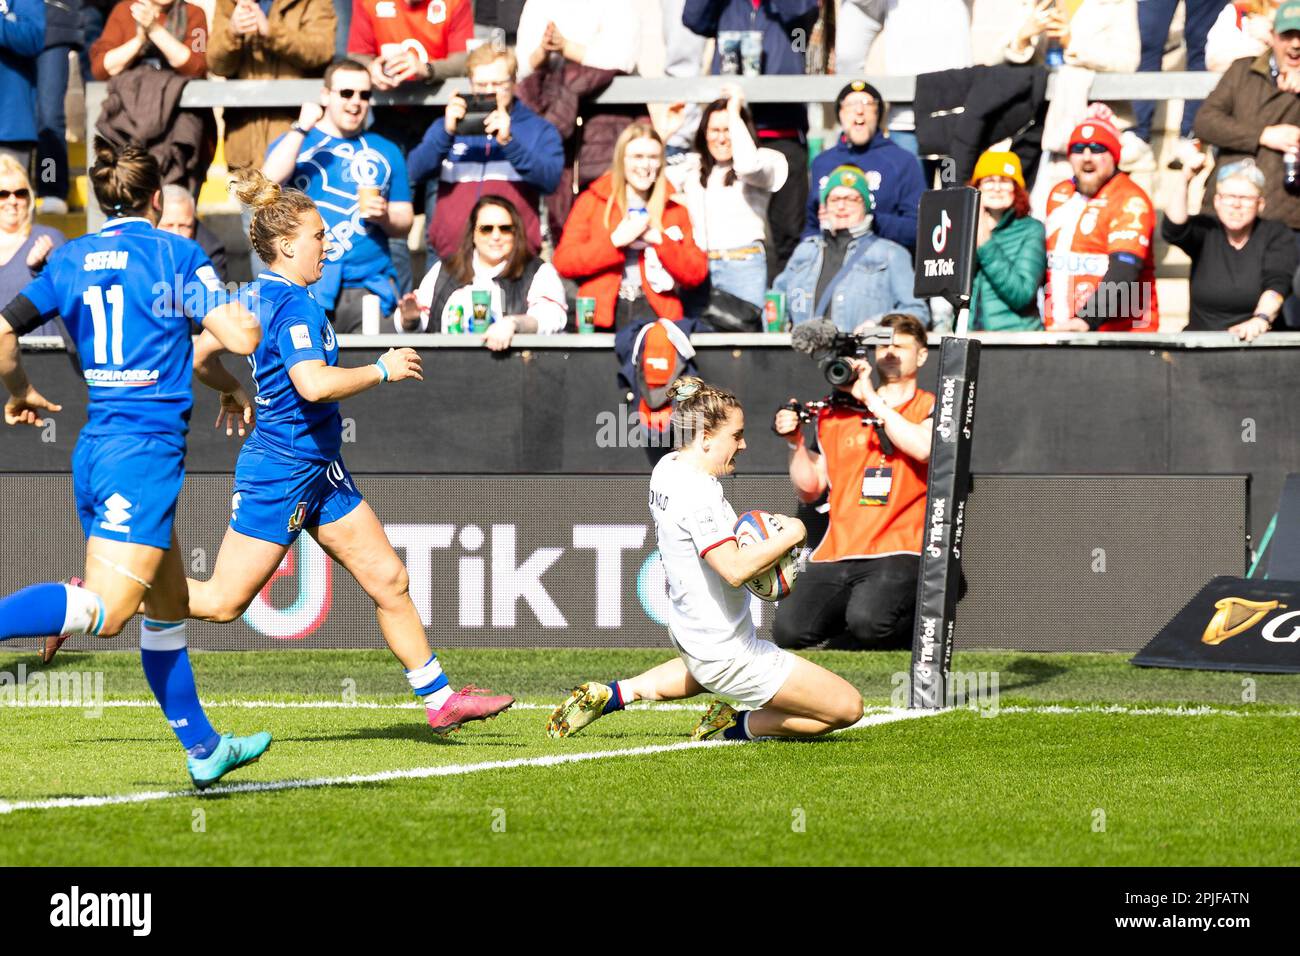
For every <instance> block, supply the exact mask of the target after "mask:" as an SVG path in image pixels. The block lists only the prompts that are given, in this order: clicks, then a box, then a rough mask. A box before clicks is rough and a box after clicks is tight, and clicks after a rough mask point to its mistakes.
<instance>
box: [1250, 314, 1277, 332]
mask: <svg viewBox="0 0 1300 956" xmlns="http://www.w3.org/2000/svg"><path fill="white" fill-rule="evenodd" d="M1251 318H1252V319H1263V320H1264V321H1265V323H1267V324H1268V327H1269V328H1270V329H1271V328H1272V327H1273V320H1272V319H1270V318H1269V317H1268V316H1267V315H1265V314H1264V313H1263V312H1256V313H1255V314H1254V315H1252V316H1251Z"/></svg>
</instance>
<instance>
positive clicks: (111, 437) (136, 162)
mask: <svg viewBox="0 0 1300 956" xmlns="http://www.w3.org/2000/svg"><path fill="white" fill-rule="evenodd" d="M90 178H91V181H92V183H93V185H94V190H95V197H96V199H98V201H99V205H100V207H101V208H102V209H104V210H105V211H106V212H108V213H110V214H111V216H112V218H110V219H109V220H108V221H107V222H105V223H104V225H103V226H102V227H101V228H100V230H99V231H98V232H95V233H91V234H89V235H85V236H82V237H81V238H79V239H74V240H73V241H71V242H69V243H67V244H66V245H65V246H63V247H62V248H60V249H58V250H57V251H56V252H55V253H54V254H53V255H52V256H51V257H50V260H49V263H48V264H47V265H46V267H45V269H44V271H43V272H42V273H41V274H40V275H39V276H37V277H36V278H35V279H33V280H32V282H31V283H29V284H28V285H27V287H26V288H25V289H24V290H23V291H22V292H21V293H20V294H19V295H18V296H16V297H15V298H14V300H13V301H12V302H11V303H9V304H8V305H7V306H6V307H5V309H4V311H3V313H0V380H3V382H4V385H5V388H6V389H7V390H8V392H9V396H10V397H9V400H8V401H7V402H6V404H5V423H6V424H8V425H35V426H41V425H43V424H44V418H43V415H44V414H45V413H46V412H57V411H60V410H61V406H59V405H57V404H55V403H53V402H51V401H49V400H48V399H46V398H45V397H44V396H42V395H41V393H40V392H38V391H37V390H36V389H35V388H34V387H33V386H32V384H31V382H29V381H28V379H27V375H26V373H25V372H24V371H23V368H22V362H21V355H20V352H19V347H18V336H20V335H22V334H24V333H26V332H28V331H31V330H32V329H34V328H36V327H37V326H39V325H40V324H41V323H43V322H45V321H47V320H48V319H50V318H51V317H53V316H55V315H58V316H62V318H63V321H64V323H65V324H66V326H67V329H68V332H69V333H70V335H71V336H72V338H73V340H74V341H75V342H76V346H77V353H78V359H79V362H80V364H81V368H82V372H83V375H84V377H85V382H86V387H87V390H88V392H89V412H88V419H87V422H86V426H85V427H84V428H83V429H82V430H81V435H80V437H79V438H78V441H77V447H76V450H75V452H74V454H73V459H72V474H73V485H74V489H75V492H76V499H77V513H78V516H79V518H80V520H81V526H82V529H83V531H84V532H85V534H86V567H85V572H84V573H85V577H84V579H79V578H73V579H72V581H71V582H70V583H60V582H49V583H43V584H34V585H31V586H29V587H26V588H24V589H22V590H21V591H18V592H16V593H15V594H12V595H10V596H8V597H6V598H4V599H2V600H0V641H5V640H8V639H9V638H14V637H42V636H45V635H55V636H52V637H47V638H46V643H45V645H44V651H43V654H42V657H43V658H44V659H45V660H46V661H48V660H49V659H50V658H52V657H53V654H54V651H55V650H57V648H58V646H59V645H60V644H62V643H63V641H64V640H66V638H67V637H68V635H72V634H88V635H93V636H96V637H113V636H114V635H116V634H118V633H120V632H121V630H122V628H123V627H125V626H126V623H127V621H128V620H130V618H131V616H132V615H133V614H135V613H136V610H137V609H138V608H139V609H142V610H143V611H144V614H145V619H144V621H143V623H142V624H141V628H140V658H141V661H142V663H143V665H144V672H145V676H146V677H147V678H148V681H149V686H150V688H151V689H152V690H153V693H154V695H155V697H157V699H158V703H159V704H160V705H161V707H162V710H163V713H164V714H165V715H166V717H167V721H168V723H169V724H170V725H171V728H172V730H173V731H174V732H175V734H176V736H177V738H178V739H179V740H180V742H181V745H182V746H183V747H184V748H185V751H186V761H187V767H188V770H189V773H190V776H191V778H192V779H193V781H194V783H195V785H196V786H197V787H199V788H200V789H203V788H206V787H208V786H210V785H211V784H213V783H215V782H216V781H217V780H219V779H220V778H221V777H222V776H223V775H224V774H226V773H228V772H229V771H231V770H233V769H235V768H236V767H240V766H243V765H244V764H247V763H251V762H253V761H254V760H256V759H257V758H258V757H260V756H261V755H262V753H263V752H264V751H265V750H266V748H267V747H268V746H270V743H271V736H270V734H266V733H259V734H254V735H252V736H249V737H235V736H232V735H229V734H227V735H226V736H224V737H223V736H221V735H219V734H217V732H216V731H215V730H214V729H213V727H212V724H211V723H210V722H209V721H208V718H207V716H206V715H205V714H204V712H203V707H202V705H201V704H200V703H199V699H198V694H197V692H196V690H195V687H194V673H193V671H192V670H191V668H190V660H189V655H188V651H187V650H186V638H185V616H186V610H187V608H188V600H187V595H186V584H185V572H184V569H183V567H182V565H181V559H180V555H179V551H178V548H177V542H176V536H175V531H174V529H173V520H174V518H175V514H176V499H177V497H178V496H179V495H180V492H181V485H182V482H183V480H184V477H185V437H186V434H187V432H188V431H189V419H190V411H191V409H192V407H193V404H194V397H193V393H192V388H191V383H190V378H191V374H192V373H191V364H192V356H193V354H194V346H193V343H192V341H191V338H190V336H191V334H192V332H193V330H194V323H196V322H200V321H201V325H202V327H203V330H204V331H203V336H204V337H205V338H207V339H209V340H210V341H213V342H220V343H221V344H222V346H223V347H225V348H227V349H229V350H230V351H232V352H237V353H240V354H245V355H247V354H249V353H251V352H252V351H253V350H254V349H255V348H256V347H257V344H258V342H259V341H260V340H261V327H260V326H259V325H258V323H257V320H256V317H255V316H253V315H252V314H251V313H250V312H249V311H248V310H247V309H245V308H244V307H243V306H241V305H240V304H239V303H237V302H233V301H230V300H229V299H228V297H227V295H226V294H225V289H224V287H223V286H222V284H221V283H220V281H219V280H218V278H217V275H216V272H215V271H214V270H213V268H212V264H211V263H210V262H209V261H208V257H207V256H206V255H205V254H204V252H203V250H202V249H201V248H200V247H199V245H198V243H196V242H193V241H191V240H189V239H184V238H181V237H180V236H176V235H173V234H171V233H169V232H164V231H162V230H160V229H157V228H155V226H154V223H155V222H156V221H157V217H158V214H159V212H160V210H161V193H160V190H161V188H162V181H161V177H160V175H159V171H158V164H157V161H156V160H155V159H154V158H153V157H152V156H151V155H150V154H149V153H148V152H147V151H146V150H145V149H143V148H142V147H139V146H135V145H127V146H125V147H122V148H115V147H113V146H111V145H110V144H108V143H107V142H105V141H103V140H99V139H97V140H96V142H95V163H94V166H93V167H92V169H91V171H90ZM142 605H143V606H142Z"/></svg>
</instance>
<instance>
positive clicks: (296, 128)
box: [289, 123, 307, 137]
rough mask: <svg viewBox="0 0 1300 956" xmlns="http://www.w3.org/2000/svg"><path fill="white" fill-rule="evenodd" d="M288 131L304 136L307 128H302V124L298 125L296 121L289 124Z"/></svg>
mask: <svg viewBox="0 0 1300 956" xmlns="http://www.w3.org/2000/svg"><path fill="white" fill-rule="evenodd" d="M289 132H291V133H298V134H299V135H301V136H304V137H305V136H306V135H307V130H305V129H303V128H302V126H301V125H299V124H298V123H294V124H293V125H292V126H290V127H289Z"/></svg>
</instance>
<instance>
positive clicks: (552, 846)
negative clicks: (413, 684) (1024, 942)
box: [0, 650, 1300, 866]
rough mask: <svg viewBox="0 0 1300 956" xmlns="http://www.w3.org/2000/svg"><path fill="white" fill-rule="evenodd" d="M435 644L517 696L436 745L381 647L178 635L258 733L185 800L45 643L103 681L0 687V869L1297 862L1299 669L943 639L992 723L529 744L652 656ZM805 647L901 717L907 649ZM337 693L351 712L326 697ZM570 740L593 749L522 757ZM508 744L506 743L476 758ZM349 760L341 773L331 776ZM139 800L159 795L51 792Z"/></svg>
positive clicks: (158, 759)
mask: <svg viewBox="0 0 1300 956" xmlns="http://www.w3.org/2000/svg"><path fill="white" fill-rule="evenodd" d="M440 656H441V658H442V661H443V664H444V667H445V668H446V669H447V672H448V673H449V675H450V677H451V678H452V682H453V684H454V686H460V685H461V684H464V683H469V682H473V683H475V684H478V685H480V686H486V687H492V688H494V689H496V690H504V691H509V692H511V693H514V694H515V695H516V697H518V698H519V700H520V704H521V706H520V707H518V708H517V709H515V710H513V711H511V712H510V713H508V714H506V715H504V716H502V717H501V718H500V719H498V720H496V721H493V722H491V723H486V724H472V725H469V726H467V727H465V728H464V729H463V730H462V731H461V732H459V733H458V734H455V735H453V736H452V737H451V738H449V739H447V740H439V739H436V738H434V737H433V736H432V734H431V733H430V732H429V730H428V728H427V727H426V726H425V724H424V723H423V719H422V718H423V714H422V712H421V711H419V710H416V709H411V708H410V707H409V706H402V705H406V704H409V702H410V700H411V698H410V696H409V695H408V694H406V693H404V689H405V685H404V683H403V681H402V679H401V676H400V672H399V669H398V668H397V665H396V664H395V663H394V662H393V661H392V659H391V658H389V657H388V655H387V654H386V653H384V652H380V651H329V652H324V651H288V650H286V651H270V652H240V653H206V654H205V653H197V652H196V653H195V654H194V655H193V658H194V662H195V671H196V674H197V677H198V681H199V686H200V690H201V692H202V694H203V697H204V699H205V701H208V702H210V705H209V713H210V715H211V716H212V718H213V722H214V724H216V725H217V727H218V729H220V730H223V731H235V732H239V733H248V732H251V731H254V730H269V731H271V732H272V733H273V734H274V736H275V744H274V746H273V747H272V749H271V751H270V753H268V754H267V755H266V756H265V757H264V758H263V759H262V761H261V762H259V763H258V764H256V765H254V766H251V767H247V768H244V769H242V770H239V771H236V772H235V773H233V774H231V775H230V776H229V777H227V782H228V783H229V784H231V785H233V787H234V790H233V792H230V791H228V792H221V791H213V792H211V793H209V794H206V795H203V796H198V795H195V794H193V793H189V792H186V791H188V790H189V780H188V777H187V776H186V775H185V771H184V764H183V759H182V756H181V754H180V750H179V747H178V746H177V744H176V742H175V739H174V738H173V737H172V735H171V733H170V731H168V729H167V727H166V725H165V723H164V721H163V719H162V716H161V714H160V713H159V712H158V711H157V709H156V707H154V706H152V705H150V706H130V704H131V703H132V702H136V701H140V702H149V701H151V700H152V698H151V697H150V695H149V692H148V688H147V686H146V685H145V682H144V678H143V676H142V674H141V673H140V666H139V659H138V656H137V655H136V654H133V653H99V654H91V653H75V652H74V653H69V652H64V653H63V654H62V655H61V656H60V658H59V661H58V664H57V666H56V668H55V670H57V671H59V672H73V671H75V672H91V673H98V674H102V675H103V681H104V684H103V686H104V692H105V697H106V699H107V700H108V701H109V702H110V706H107V707H105V708H104V709H103V711H102V714H101V715H99V716H88V715H87V714H86V713H84V712H83V710H81V709H78V708H70V707H57V708H56V707H48V706H32V705H26V706H19V705H18V704H17V703H16V701H17V698H16V697H14V696H13V695H14V694H15V693H16V688H14V687H12V686H3V682H2V681H0V753H2V754H3V757H2V759H0V865H3V866H10V865H44V864H57V865H105V866H114V865H137V864H138V865H158V864H163V865H166V864H190V865H209V864H211V865H222V864H265V865H312V864H330V865H385V864H396V865H435V864H456V865H467V864H504V865H516V864H558V865H587V864H592V863H601V864H651V865H658V864H678V865H692V864H712V865H727V864H731V865H744V864H776V865H803V864H817V865H839V864H852V865H860V864H866V865H884V866H888V865H900V864H922V865H924V864H960V865H980V864H1009V865H1014V864H1026V865H1029V864H1033V865H1119V864H1126V865H1235V864H1263V865H1295V864H1297V863H1300V811H1298V810H1297V809H1296V807H1297V800H1296V794H1297V790H1298V789H1300V787H1298V785H1300V771H1298V770H1297V761H1296V750H1297V743H1298V742H1300V735H1298V734H1297V715H1298V714H1300V679H1298V678H1296V677H1291V676H1267V675H1258V676H1251V675H1240V674H1222V673H1208V672H1196V671H1186V672H1182V671H1168V670H1165V671H1154V670H1143V669H1139V668H1135V667H1132V666H1131V665H1129V664H1128V663H1127V662H1126V657H1124V656H1120V655H1105V654H1080V655H1032V654H1023V653H1019V652H1008V651H999V652H967V653H958V654H957V655H956V659H955V660H954V669H956V670H959V671H963V672H967V673H970V672H987V673H996V674H997V675H998V685H999V688H998V689H999V697H998V700H997V704H998V707H997V711H996V715H995V716H981V714H980V713H978V712H976V711H973V710H954V711H950V712H945V713H942V714H939V715H936V716H929V717H925V718H922V719H905V720H895V721H892V722H882V723H880V724H878V725H873V726H866V727H861V728H857V729H853V730H849V731H846V732H843V733H839V734H835V735H832V736H830V737H828V738H825V739H823V740H819V741H813V742H799V743H792V742H776V741H764V742H759V743H753V744H740V745H720V746H719V745H709V744H706V745H702V746H692V747H684V748H678V749H660V750H651V751H650V752H642V753H632V754H620V753H617V752H619V751H629V750H637V749H638V748H663V747H665V746H667V745H673V744H678V743H680V742H682V741H684V740H685V739H686V736H687V735H688V734H689V732H690V730H691V728H692V727H693V726H694V723H695V720H696V717H697V715H698V713H699V712H700V711H702V710H703V707H704V704H705V703H706V700H705V699H704V698H700V699H698V700H696V701H692V702H688V703H689V706H688V707H686V708H683V709H674V710H665V709H642V710H633V711H628V712H626V713H622V714H617V715H613V716H611V717H608V718H605V719H602V720H600V721H598V722H597V723H595V724H593V725H592V726H591V727H589V728H588V729H587V730H586V731H585V732H584V733H582V734H579V735H577V736H575V737H573V738H571V739H568V740H564V741H550V740H548V739H547V738H546V737H545V734H544V732H543V728H544V725H545V721H546V717H547V714H548V713H549V710H550V708H551V707H552V706H553V705H554V704H555V703H556V702H557V701H558V700H560V699H561V697H562V696H563V695H564V693H565V692H566V691H567V689H568V688H569V687H570V686H572V685H573V684H574V683H577V682H578V681H580V680H583V679H587V678H592V679H602V680H608V679H611V678H616V677H622V676H628V675H630V674H633V673H635V672H637V671H638V670H640V669H642V668H644V667H646V666H648V665H650V664H653V663H657V662H659V661H661V660H663V659H665V657H666V654H665V652H661V651H629V650H622V651H614V650H604V651H591V650H563V651H557V650H537V651H502V650H454V651H448V652H446V653H444V654H442V655H440ZM809 656H810V657H811V658H812V659H814V660H816V661H817V662H819V663H821V664H824V665H825V666H827V667H830V668H832V669H834V670H836V671H837V672H839V673H841V674H843V675H844V676H845V677H847V678H848V679H849V680H851V681H852V682H853V683H854V684H855V686H857V687H858V688H859V689H860V690H861V691H862V693H863V697H864V699H865V701H866V703H867V705H868V707H869V708H872V709H874V711H875V712H877V713H878V714H879V715H880V716H881V718H882V719H885V720H887V719H888V718H889V717H891V716H896V715H891V714H889V713H885V712H884V709H885V708H887V707H889V705H890V703H891V695H892V693H893V691H894V683H893V675H895V674H897V673H900V672H903V671H905V670H906V668H907V655H906V654H903V653H884V654H849V653H833V652H826V653H814V654H810V655H809ZM20 664H21V665H23V666H24V668H25V669H26V670H27V672H28V680H29V685H28V686H29V687H30V686H32V685H31V683H30V681H31V674H32V673H34V670H33V668H34V664H35V660H34V655H32V654H31V653H27V654H17V653H5V654H0V674H4V673H7V674H9V675H16V674H17V673H18V669H19V665H20ZM1246 680H1249V683H1244V681H1246ZM6 694H8V695H10V697H9V699H8V700H6ZM352 700H355V701H356V702H357V703H358V704H360V705H361V706H350V705H349V706H341V705H342V704H344V703H345V702H347V701H352ZM114 702H116V703H117V704H118V706H112V704H113V703H114ZM268 702H275V703H277V704H279V705H281V706H268ZM291 703H299V704H311V705H312V706H299V707H292V706H283V705H285V704H291ZM123 705H127V706H123ZM322 705H329V706H322ZM989 713H992V711H989ZM578 754H582V755H593V756H592V758H591V759H584V760H581V761H575V762H545V761H541V760H539V759H538V758H545V757H552V756H556V755H570V756H571V755H578ZM602 755H604V756H602ZM505 761H519V763H518V764H517V765H515V766H506V767H497V766H492V765H495V764H499V763H502V762H505ZM483 764H488V765H489V766H487V767H482V766H480V765H483ZM421 768H424V769H421ZM438 768H442V769H441V770H440V769H438ZM412 771H419V772H418V773H414V774H413V773H411V772H412ZM383 774H388V776H386V777H384V778H382V779H376V778H377V777H379V776H380V775H383ZM352 776H357V777H361V778H363V779H361V780H357V781H352V782H345V781H341V780H339V779H337V778H347V777H352ZM322 779H326V780H329V781H330V782H328V783H327V784H325V785H317V786H300V785H299V784H297V783H294V781H312V780H315V781H320V780H322ZM277 782H278V783H281V784H283V787H284V788H283V789H278V790H265V791H248V790H244V791H240V790H239V789H238V788H239V786H240V785H247V784H252V783H277ZM133 794H134V795H138V794H155V797H154V798H150V799H147V800H144V801H142V802H135V803H112V804H108V805H95V806H87V805H81V806H73V807H64V806H56V805H52V803H53V802H54V801H58V800H60V799H65V798H66V799H80V798H85V797H96V796H98V797H114V798H122V797H128V796H130V795H133ZM33 804H34V806H33Z"/></svg>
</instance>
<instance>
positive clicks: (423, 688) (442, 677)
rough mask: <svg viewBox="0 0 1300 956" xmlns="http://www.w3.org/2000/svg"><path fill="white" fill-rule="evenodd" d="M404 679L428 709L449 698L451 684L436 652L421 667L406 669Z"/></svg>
mask: <svg viewBox="0 0 1300 956" xmlns="http://www.w3.org/2000/svg"><path fill="white" fill-rule="evenodd" d="M406 679H407V680H408V681H409V682H410V684H411V690H413V691H415V696H416V697H419V698H421V699H422V700H423V701H424V706H425V707H427V708H429V709H430V710H437V709H438V708H440V707H441V706H442V705H443V704H445V703H447V701H448V700H449V699H450V698H451V693H452V692H451V685H450V684H449V683H448V681H447V675H446V674H444V673H443V672H442V665H441V664H439V663H438V655H437V654H434V655H432V656H431V657H430V658H429V659H428V661H426V662H425V664H424V666H423V667H417V668H415V669H413V670H409V671H407V672H406Z"/></svg>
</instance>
